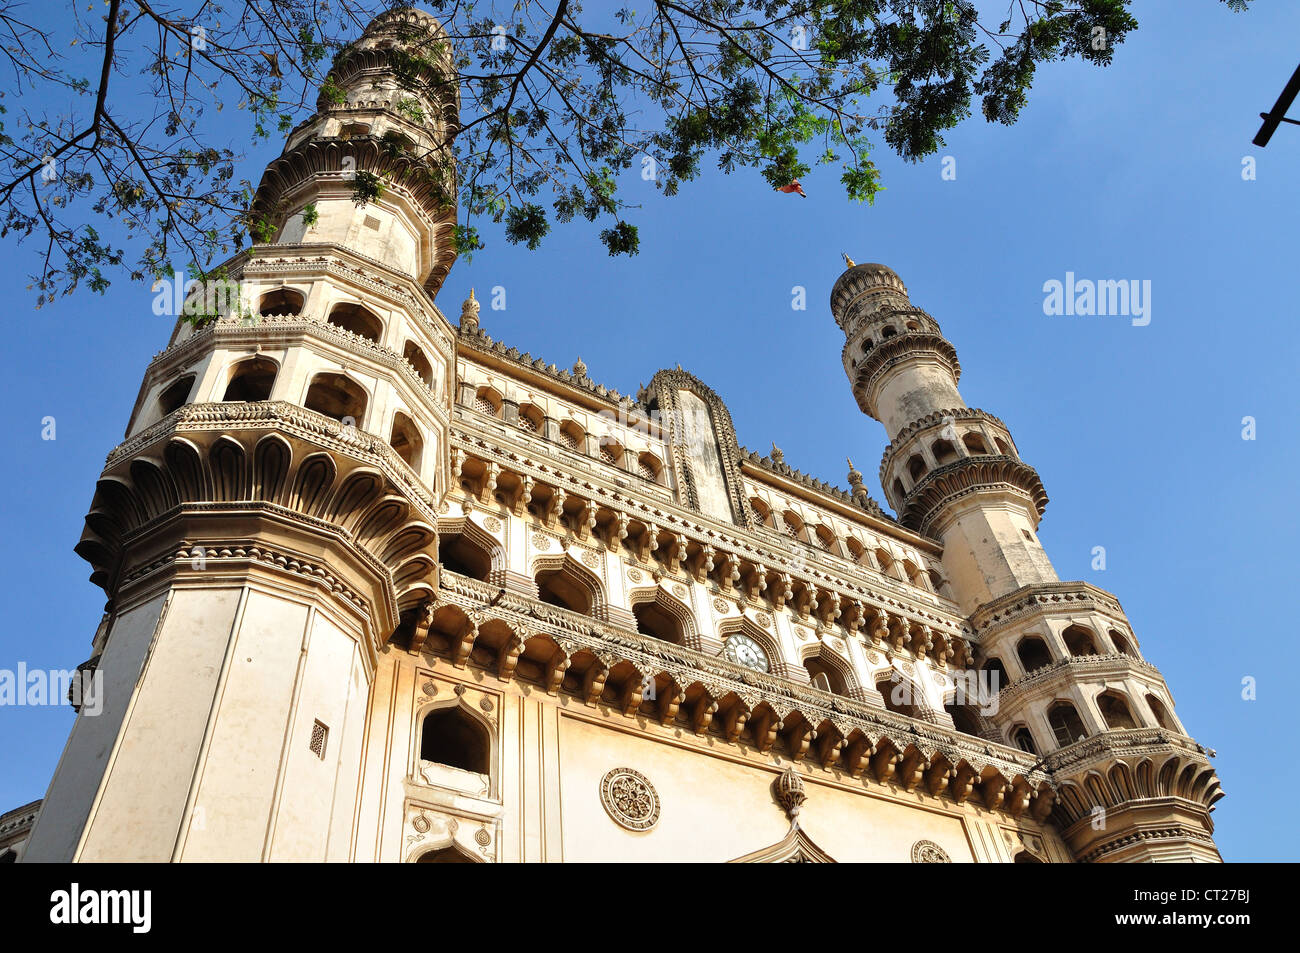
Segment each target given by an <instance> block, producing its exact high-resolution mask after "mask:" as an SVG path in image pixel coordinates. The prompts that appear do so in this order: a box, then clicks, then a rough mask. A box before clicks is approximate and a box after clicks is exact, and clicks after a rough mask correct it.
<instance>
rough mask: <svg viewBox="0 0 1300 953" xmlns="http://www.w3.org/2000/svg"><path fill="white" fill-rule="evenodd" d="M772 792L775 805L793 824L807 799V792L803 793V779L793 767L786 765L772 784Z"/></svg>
mask: <svg viewBox="0 0 1300 953" xmlns="http://www.w3.org/2000/svg"><path fill="white" fill-rule="evenodd" d="M772 792H773V793H774V794H775V795H776V800H777V803H778V804H780V805H781V808H782V809H783V810H784V811H785V813H786V814H787V815H788V816H789V818H790V820H791V822H794V819H795V818H796V817H798V816H799V809H800V808H801V807H802V806H803V802H804V801H805V800H806V799H807V797H808V794H807V792H805V791H804V787H803V778H801V777H799V772H798V771H796V770H795V769H794V765H787V766H786V769H785V770H784V771H782V772H781V774H780V776H779V777H777V779H776V780H775V781H773V782H772Z"/></svg>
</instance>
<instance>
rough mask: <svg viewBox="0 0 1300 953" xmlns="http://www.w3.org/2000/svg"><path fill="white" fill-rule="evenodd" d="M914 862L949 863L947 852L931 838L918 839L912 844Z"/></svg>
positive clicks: (949, 858) (950, 861) (950, 859)
mask: <svg viewBox="0 0 1300 953" xmlns="http://www.w3.org/2000/svg"><path fill="white" fill-rule="evenodd" d="M912 863H914V864H951V863H952V858H951V857H949V856H948V852H947V851H946V850H944V849H943V848H942V847H940V846H939V845H938V844H936V843H935V842H934V841H932V840H919V841H917V842H916V843H915V844H913V845H912Z"/></svg>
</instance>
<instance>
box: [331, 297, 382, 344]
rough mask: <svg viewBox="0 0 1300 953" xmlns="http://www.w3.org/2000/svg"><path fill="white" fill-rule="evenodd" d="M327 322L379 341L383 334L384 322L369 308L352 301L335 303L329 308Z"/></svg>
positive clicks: (376, 341)
mask: <svg viewBox="0 0 1300 953" xmlns="http://www.w3.org/2000/svg"><path fill="white" fill-rule="evenodd" d="M329 323H330V324H332V325H334V326H336V327H340V328H342V329H343V330H344V331H351V332H352V333H353V334H356V335H359V336H361V337H363V338H368V339H369V340H371V341H374V342H375V343H376V344H378V343H379V339H380V338H381V337H382V336H383V334H384V322H383V321H380V320H379V317H378V315H376V314H375V313H374V312H373V311H371V310H370V309H369V308H363V307H362V306H361V305H359V304H356V303H354V302H344V303H343V304H336V305H335V306H334V307H333V308H331V309H330V316H329Z"/></svg>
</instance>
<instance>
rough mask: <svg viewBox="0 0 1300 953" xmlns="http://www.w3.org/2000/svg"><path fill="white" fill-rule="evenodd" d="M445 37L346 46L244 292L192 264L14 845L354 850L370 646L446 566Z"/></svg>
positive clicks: (251, 852) (270, 853) (95, 516)
mask: <svg viewBox="0 0 1300 953" xmlns="http://www.w3.org/2000/svg"><path fill="white" fill-rule="evenodd" d="M450 64H451V54H450V51H449V49H448V46H447V43H446V37H445V34H444V32H443V30H442V28H441V26H440V25H439V24H438V23H437V21H436V20H434V19H433V18H432V17H430V16H429V15H427V14H424V13H419V12H416V11H413V10H410V9H397V10H392V11H389V12H387V13H385V14H383V15H381V16H379V17H378V18H377V19H376V20H375V21H374V22H373V23H371V24H370V26H369V27H368V28H367V29H366V31H365V33H364V35H363V36H362V37H361V39H360V40H359V41H358V42H357V43H355V44H353V45H351V46H349V47H347V48H345V49H344V50H343V51H341V52H340V54H339V56H338V57H337V58H336V60H335V62H334V66H333V69H332V72H331V76H330V79H329V81H328V82H327V83H326V84H325V89H324V91H323V92H322V95H321V98H320V100H319V103H318V109H317V112H316V114H315V115H314V116H312V117H311V118H310V119H309V120H307V121H306V122H305V123H304V124H302V125H301V126H299V127H298V128H297V129H295V130H294V131H293V132H292V133H291V134H290V136H289V139H288V142H287V144H286V146H285V150H284V153H283V154H282V155H281V156H280V157H279V158H278V159H276V160H275V161H273V162H272V163H271V164H270V166H269V167H268V169H267V171H266V174H265V176H264V177H263V180H262V183H261V186H260V187H259V189H258V192H257V195H256V199H255V203H254V206H253V212H252V215H251V225H252V231H253V233H254V235H255V236H256V239H257V241H258V244H256V245H254V246H253V248H252V249H250V250H248V251H245V252H242V253H240V254H239V255H237V256H236V257H235V258H233V259H232V260H231V261H230V262H228V263H227V264H226V268H225V274H226V275H227V276H228V279H223V281H225V282H226V283H227V284H230V285H233V286H234V288H235V289H236V290H237V292H238V293H237V295H233V296H231V295H222V294H213V292H214V290H216V291H220V290H221V289H213V288H209V287H206V286H201V287H199V288H196V289H192V296H200V297H202V296H208V297H210V298H211V299H212V300H211V304H210V305H205V308H207V307H211V308H212V309H213V310H212V313H210V314H207V313H206V312H205V317H204V318H203V319H202V320H199V321H197V322H190V321H184V320H182V321H178V322H177V324H176V328H175V330H174V332H173V334H172V339H171V342H170V344H169V346H168V347H167V349H166V350H164V351H163V352H162V353H160V354H159V355H158V356H157V357H155V358H154V360H153V361H152V362H151V363H150V365H149V367H148V370H147V371H146V373H145V379H144V383H143V385H142V387H141V389H140V395H139V398H138V399H137V401H136V405H135V408H134V410H133V412H132V414H131V419H130V423H129V426H128V428H127V439H126V441H125V442H124V443H123V444H121V445H120V446H119V447H117V448H116V449H115V450H113V452H112V453H111V454H110V455H109V458H108V462H107V464H106V466H105V469H104V471H103V473H102V475H101V476H100V479H99V482H98V484H97V487H96V491H95V495H94V499H93V501H92V503H91V509H90V513H89V514H88V516H87V517H86V529H85V533H84V534H83V536H82V539H81V542H80V543H79V544H78V545H77V552H78V553H79V554H80V555H81V556H83V557H84V558H85V559H86V560H87V561H88V562H89V563H90V564H91V567H92V575H91V578H92V580H93V581H94V582H95V583H96V584H98V585H99V586H101V587H102V588H103V589H104V591H105V593H106V595H107V596H108V604H107V606H106V608H105V614H104V618H103V620H102V622H101V623H100V626H99V629H98V631H97V632H96V633H95V637H94V640H93V644H92V648H91V656H92V657H91V659H90V661H89V662H88V663H87V664H86V665H85V666H84V668H85V669H86V670H87V671H91V672H93V673H94V677H95V678H96V679H97V680H98V683H99V684H101V685H102V686H103V691H102V694H100V695H98V696H96V697H94V698H91V699H89V700H88V701H87V700H83V704H82V707H81V712H80V714H79V716H78V718H77V720H76V722H75V723H74V725H73V728H72V732H71V735H70V737H69V739H68V743H67V746H66V747H65V749H64V752H63V756H62V758H61V760H60V762H59V766H58V769H57V770H56V772H55V775H54V778H53V780H52V781H51V783H50V787H49V791H48V793H47V795H46V798H45V802H44V804H43V806H42V809H41V813H40V815H39V817H38V819H37V821H36V825H35V828H34V830H33V833H32V837H31V841H30V843H29V847H28V850H27V852H26V854H25V857H24V859H25V860H29V861H70V860H87V861H97V860H117V861H167V860H205V861H227V860H229V861H250V860H304V861H305V860H347V859H349V858H350V857H351V851H352V842H353V837H354V829H355V823H356V817H357V816H358V804H359V801H360V797H361V789H362V772H361V763H362V756H363V751H364V750H365V738H366V724H367V718H368V710H369V706H370V704H371V687H372V686H371V683H372V681H373V678H374V672H375V668H376V660H377V658H378V654H379V653H380V652H383V651H385V647H386V645H387V643H388V641H389V639H390V637H391V635H392V633H393V632H394V630H395V629H396V628H398V627H399V626H400V625H414V624H416V621H417V620H418V619H420V618H422V614H423V613H425V612H427V609H428V606H429V604H430V599H431V597H432V596H433V594H434V593H435V592H436V590H437V564H436V561H437V529H436V527H437V511H438V507H439V504H440V502H441V498H442V495H443V494H444V493H445V490H446V485H447V481H448V454H447V452H446V448H447V430H448V426H449V421H450V413H451V397H452V387H451V386H450V384H449V381H450V380H451V378H452V375H453V374H454V361H455V352H454V347H455V345H454V340H455V339H454V334H453V331H452V327H451V325H450V324H449V323H448V322H447V320H446V319H445V318H444V317H443V315H442V314H441V313H440V312H439V311H438V309H437V308H436V307H435V306H434V305H433V302H432V300H431V295H432V293H434V292H436V291H437V288H438V285H439V284H440V283H441V281H442V278H443V276H444V275H445V274H446V272H447V269H448V268H449V267H450V265H451V262H452V260H453V258H454V249H453V247H452V244H451V241H450V234H451V229H452V228H453V227H454V222H455V209H454V207H453V203H452V200H451V196H452V195H454V182H453V179H454V171H453V170H452V169H451V168H450V165H449V160H447V158H446V157H447V156H448V155H449V137H450V136H451V135H452V134H453V133H454V131H455V124H456V94H455V88H456V81H455V75H454V73H452V72H451V71H450V70H451V66H450ZM399 67H400V70H399ZM399 74H400V75H401V76H402V77H403V82H400V83H399V81H398V76H399ZM192 300H193V297H192Z"/></svg>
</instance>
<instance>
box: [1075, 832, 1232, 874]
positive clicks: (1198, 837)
mask: <svg viewBox="0 0 1300 953" xmlns="http://www.w3.org/2000/svg"><path fill="white" fill-rule="evenodd" d="M1161 840H1176V841H1188V840H1190V841H1196V842H1198V843H1201V844H1205V845H1207V846H1209V847H1210V848H1211V849H1212V850H1214V852H1215V853H1216V854H1217V853H1218V848H1216V847H1215V846H1214V838H1213V837H1212V836H1211V835H1210V834H1209V832H1208V831H1206V830H1205V828H1202V827H1190V826H1188V825H1176V826H1171V827H1156V828H1143V829H1141V830H1136V831H1131V832H1129V833H1126V834H1121V835H1120V836H1119V837H1116V838H1113V839H1111V840H1108V841H1106V842H1105V843H1104V844H1101V845H1100V846H1098V847H1095V848H1093V849H1092V850H1090V851H1088V852H1087V853H1086V854H1083V855H1081V856H1080V857H1078V858H1076V859H1077V861H1078V862H1079V863H1081V864H1093V863H1096V862H1098V861H1100V860H1102V859H1104V858H1105V857H1106V856H1107V855H1108V854H1113V853H1115V852H1116V851H1120V850H1123V849H1125V848H1126V847H1132V846H1133V845H1134V844H1142V843H1146V842H1148V841H1161Z"/></svg>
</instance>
